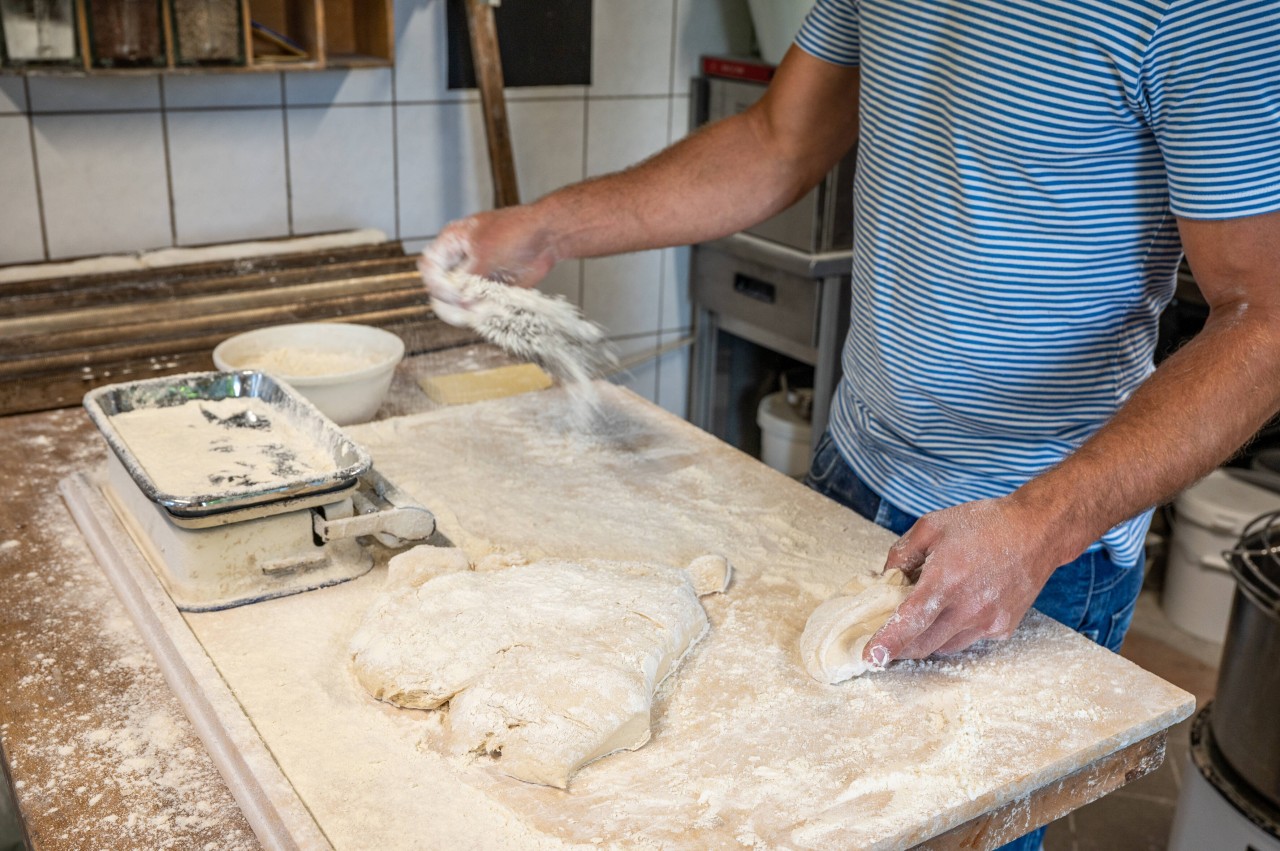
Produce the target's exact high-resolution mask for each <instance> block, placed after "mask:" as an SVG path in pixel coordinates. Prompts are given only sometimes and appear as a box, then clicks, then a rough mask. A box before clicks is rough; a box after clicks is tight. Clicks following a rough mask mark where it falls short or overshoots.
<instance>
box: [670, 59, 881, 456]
mask: <svg viewBox="0 0 1280 851" xmlns="http://www.w3.org/2000/svg"><path fill="white" fill-rule="evenodd" d="M766 88H767V86H766V85H765V84H763V83H755V82H747V81H743V80H730V79H720V78H715V77H706V78H702V79H700V80H696V81H695V86H694V91H695V98H694V103H693V106H692V108H693V123H694V124H695V125H700V124H703V123H706V122H709V121H714V120H717V119H721V118H725V117H728V116H730V115H734V114H737V113H739V112H742V111H743V110H745V109H746V108H747V107H748V106H750V105H751V104H752V103H754V102H755V101H756V100H758V99H759V98H760V97H761V96H762V95H763V94H764V92H765V89H766ZM850 108H851V109H853V108H856V105H855V104H852V103H851V104H850ZM854 160H855V153H854V152H850V153H849V154H848V155H847V156H846V157H845V158H844V159H843V160H842V161H841V162H840V163H839V164H838V165H837V166H836V167H835V168H833V169H832V170H831V172H830V173H829V174H828V175H827V176H826V177H825V178H824V179H823V180H822V182H821V183H820V184H819V185H818V186H816V187H815V188H814V189H813V190H811V191H810V192H809V193H808V194H807V195H805V196H804V197H803V198H801V199H800V200H799V201H798V202H796V204H794V205H793V206H791V207H789V208H788V209H787V210H784V211H783V212H782V213H779V214H778V215H776V216H774V217H773V218H771V219H769V220H767V221H765V222H762V223H761V224H759V225H757V226H755V227H752V228H749V229H747V230H746V231H744V232H743V233H739V234H734V235H733V236H730V237H727V238H725V239H720V240H715V241H713V242H708V243H703V244H700V245H695V246H694V247H693V259H692V272H691V277H692V283H691V288H692V299H693V306H694V320H695V323H696V338H695V343H694V355H693V360H694V366H693V382H692V388H691V418H692V420H693V422H694V423H695V424H696V425H698V426H699V427H701V428H703V429H706V430H707V431H709V432H711V433H712V434H715V435H717V436H719V437H721V438H723V439H724V440H726V441H728V442H729V443H731V444H733V445H734V446H737V447H738V448H739V449H742V450H743V451H746V452H749V453H752V454H758V451H759V446H760V432H759V429H758V427H757V426H756V422H755V414H756V405H757V404H758V403H759V401H760V400H761V399H762V398H763V397H764V396H765V395H767V394H768V393H770V392H772V391H773V390H775V389H777V384H778V376H779V375H781V374H784V373H792V372H796V371H798V372H799V373H800V374H801V375H800V377H799V378H798V379H797V378H795V376H793V378H792V381H791V385H792V386H798V384H800V383H811V384H812V387H813V390H814V394H813V413H812V426H813V428H812V442H813V443H815V444H816V442H817V440H818V439H819V438H820V437H821V435H822V432H823V430H824V429H825V428H826V424H827V419H828V414H829V412H830V409H831V399H832V396H833V394H834V392H835V388H836V385H837V384H838V383H839V380H840V351H841V348H842V346H843V343H844V337H845V334H846V332H847V331H848V327H849V274H850V268H851V265H852V252H851V249H850V247H851V244H852V237H853V199H852V191H853V169H854Z"/></svg>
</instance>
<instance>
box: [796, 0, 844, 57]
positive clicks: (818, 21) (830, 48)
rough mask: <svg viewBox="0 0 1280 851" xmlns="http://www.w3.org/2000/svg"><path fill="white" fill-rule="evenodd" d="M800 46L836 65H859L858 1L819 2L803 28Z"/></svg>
mask: <svg viewBox="0 0 1280 851" xmlns="http://www.w3.org/2000/svg"><path fill="white" fill-rule="evenodd" d="M796 46H797V47H799V48H800V49H801V50H803V51H804V52H805V53H808V54H809V55H810V56H816V57H818V58H819V59H823V60H826V61H827V62H831V63H834V64H836V65H844V66H846V67H853V66H855V65H857V64H858V0H818V2H817V3H816V4H815V5H814V7H813V9H811V10H810V11H809V15H808V16H807V17H806V18H805V20H804V25H803V26H801V27H800V33H799V35H797V36H796Z"/></svg>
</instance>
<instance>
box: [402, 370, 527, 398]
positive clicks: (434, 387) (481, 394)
mask: <svg viewBox="0 0 1280 851" xmlns="http://www.w3.org/2000/svg"><path fill="white" fill-rule="evenodd" d="M418 384H419V385H420V386H421V387H422V390H423V392H425V393H426V394H427V396H428V398H430V399H431V401H433V402H435V403H437V404H439V405H465V404H467V403H468V402H483V401H484V400H485V399H501V398H503V397H505V396H515V395H518V394H520V393H528V392H529V391H531V390H545V389H546V388H548V387H550V386H551V384H552V381H551V376H550V375H547V373H545V372H543V370H542V368H541V367H539V366H538V365H537V364H532V363H521V364H516V365H514V366H500V367H498V368H497V369H481V370H476V371H474V372H455V373H451V374H449V375H428V376H427V377H426V378H423V379H421V380H420V381H419V382H418Z"/></svg>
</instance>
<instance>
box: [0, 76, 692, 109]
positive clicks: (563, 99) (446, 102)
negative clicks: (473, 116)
mask: <svg viewBox="0 0 1280 851" xmlns="http://www.w3.org/2000/svg"><path fill="white" fill-rule="evenodd" d="M282 76H283V75H282ZM670 97H685V98H687V97H688V95H682V94H677V95H667V94H662V93H659V94H648V95H590V96H583V95H567V96H557V95H548V96H546V97H530V98H512V99H511V103H576V102H578V101H580V100H586V101H593V100H596V101H628V100H667V99H668V98H670ZM469 103H479V101H478V100H476V99H474V98H473V99H469V100H460V99H453V100H450V99H443V100H371V101H348V102H345V103H293V104H288V106H289V108H290V109H315V110H329V109H353V108H361V107H366V108H367V107H371V106H392V105H400V106H453V105H456V104H469ZM280 106H281V104H279V103H244V104H233V103H231V104H208V105H205V106H166V107H163V108H161V107H141V106H140V107H122V108H118V109H111V108H106V109H42V110H38V111H36V110H31V109H30V107H28V110H27V112H26V113H14V114H15V115H18V114H30V115H54V116H58V115H151V114H155V113H159V112H161V111H164V112H229V111H237V112H238V111H245V110H258V111H266V110H272V109H279V108H280Z"/></svg>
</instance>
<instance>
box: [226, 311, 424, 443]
mask: <svg viewBox="0 0 1280 851" xmlns="http://www.w3.org/2000/svg"><path fill="white" fill-rule="evenodd" d="M403 358H404V341H403V340H401V339H400V338H399V337H397V336H396V335H395V334H392V333H391V332H390V331H384V330H382V329H381V328H374V327H372V326H370V325H352V324H348V323H341V322H303V323H298V324H296V325H274V326H272V327H270V328H259V329H257V330H256V331H246V332H245V333H243V334H237V335H236V336H234V337H230V338H228V339H226V340H223V341H222V342H221V343H219V344H218V347H217V348H215V349H214V350H213V362H214V364H215V365H216V366H217V367H218V369H220V370H223V371H234V370H238V369H256V370H258V371H260V372H267V373H270V374H271V375H273V376H275V377H276V378H278V379H280V380H281V381H284V382H285V383H286V384H288V385H289V386H290V387H292V388H293V389H294V390H297V391H298V392H299V393H301V394H302V395H303V396H305V397H307V399H309V400H310V401H311V403H312V404H313V405H315V406H316V407H317V408H319V409H320V412H321V413H323V414H324V415H325V416H327V417H328V418H329V419H331V420H333V421H334V422H335V423H337V424H338V425H351V424H353V423H362V422H366V421H368V420H370V419H372V418H373V415H374V414H376V413H377V412H378V408H379V407H380V406H381V405H382V400H383V399H384V398H386V395H387V390H388V389H389V388H390V387H391V377H392V374H393V373H394V372H395V369H396V364H398V363H400V361H401V359H403Z"/></svg>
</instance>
